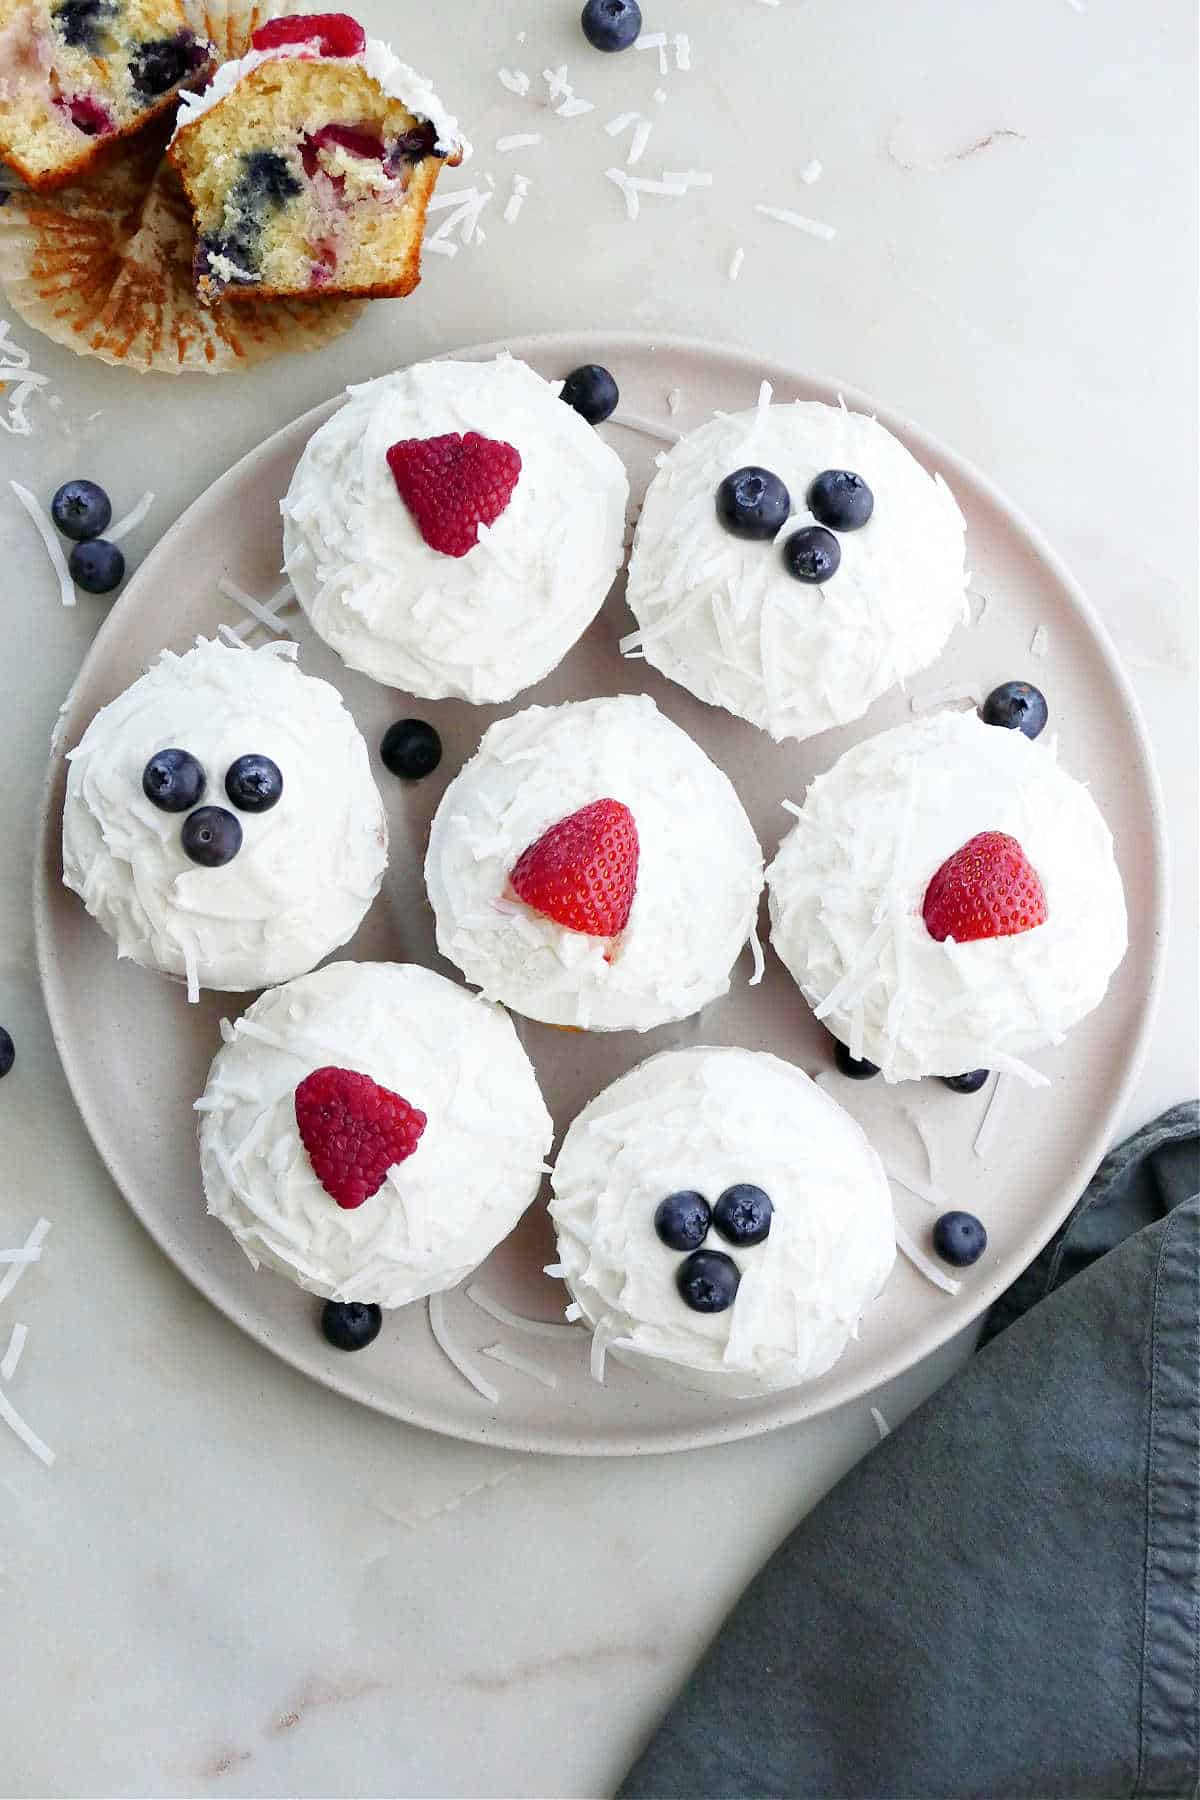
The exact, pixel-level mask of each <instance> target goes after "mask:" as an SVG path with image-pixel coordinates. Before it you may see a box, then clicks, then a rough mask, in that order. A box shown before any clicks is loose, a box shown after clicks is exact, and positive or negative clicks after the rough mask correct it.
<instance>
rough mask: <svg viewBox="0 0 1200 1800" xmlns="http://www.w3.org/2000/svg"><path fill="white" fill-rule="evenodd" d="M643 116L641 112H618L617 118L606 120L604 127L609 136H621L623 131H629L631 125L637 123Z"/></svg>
mask: <svg viewBox="0 0 1200 1800" xmlns="http://www.w3.org/2000/svg"><path fill="white" fill-rule="evenodd" d="M641 116H642V115H641V114H640V113H635V112H623V113H618V114H617V115H616V117H615V118H613V119H609V120H608V121H607V122H606V124H605V127H604V129H605V131H607V133H608V135H609V137H620V135H621V133H622V132H623V131H628V130H629V127H630V126H631V125H636V124H637V122H638V120H639V119H640V118H641Z"/></svg>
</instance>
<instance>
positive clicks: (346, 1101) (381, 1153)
mask: <svg viewBox="0 0 1200 1800" xmlns="http://www.w3.org/2000/svg"><path fill="white" fill-rule="evenodd" d="M296 1124H297V1126H298V1127H299V1130H300V1141H301V1143H302V1144H303V1145H304V1148H305V1149H306V1150H307V1151H308V1160H309V1162H310V1163H311V1164H312V1166H313V1173H314V1175H315V1176H316V1178H317V1180H318V1181H319V1182H320V1183H321V1186H322V1187H323V1188H324V1189H325V1192H326V1193H327V1194H332V1195H333V1198H334V1199H335V1200H336V1201H337V1203H338V1205H339V1206H344V1207H345V1208H346V1209H347V1210H349V1209H350V1208H352V1207H355V1206H361V1205H362V1203H363V1201H364V1200H369V1199H370V1197H371V1195H372V1194H374V1193H377V1192H378V1190H379V1189H380V1188H381V1187H382V1186H383V1183H384V1178H385V1177H386V1175H387V1172H388V1170H389V1169H390V1168H391V1166H392V1164H393V1163H399V1162H403V1161H404V1159H405V1157H407V1156H411V1155H412V1153H413V1151H414V1150H415V1149H416V1147H417V1145H418V1144H419V1142H420V1141H421V1133H422V1132H423V1131H424V1129H425V1114H424V1113H423V1112H418V1110H417V1108H416V1107H415V1106H410V1105H409V1103H408V1101H407V1100H403V1099H401V1097H400V1095H399V1094H393V1093H392V1092H391V1091H390V1090H389V1089H388V1088H384V1087H379V1086H378V1084H377V1083H376V1082H374V1081H372V1080H371V1077H370V1076H369V1075H356V1074H355V1073H354V1072H353V1071H352V1070H351V1069H335V1068H331V1067H330V1068H324V1069H314V1070H313V1072H312V1074H311V1075H306V1076H305V1077H304V1080H303V1081H302V1082H301V1083H300V1085H299V1087H298V1088H297V1089H296Z"/></svg>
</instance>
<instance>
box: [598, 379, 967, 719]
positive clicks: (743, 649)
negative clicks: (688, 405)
mask: <svg viewBox="0 0 1200 1800" xmlns="http://www.w3.org/2000/svg"><path fill="white" fill-rule="evenodd" d="M769 393H770V390H769V388H765V391H764V401H763V403H762V404H760V405H759V406H758V407H757V408H756V409H755V410H754V411H753V412H745V413H737V414H734V415H728V414H718V415H717V417H716V418H714V419H712V420H710V421H709V423H708V424H707V425H702V426H701V427H700V429H699V430H697V431H693V432H691V433H690V434H689V435H688V436H687V437H685V438H683V439H682V440H681V442H680V443H679V444H677V445H676V446H675V448H674V449H672V450H670V451H667V452H665V453H664V454H663V455H662V456H660V458H659V471H658V474H657V475H656V476H655V478H654V480H653V481H652V482H651V484H650V487H649V490H648V492H647V494H646V502H645V505H644V506H643V508H642V515H641V518H640V520H639V522H638V528H637V536H636V538H635V540H634V546H633V555H632V559H631V561H630V565H629V588H628V598H629V604H630V606H631V608H632V609H633V612H634V614H635V615H636V617H637V622H638V627H639V630H638V633H636V634H633V635H632V636H631V637H630V638H629V639H626V640H623V641H624V642H625V643H626V644H634V643H636V644H639V645H640V647H641V648H642V649H643V650H644V651H645V654H646V660H647V662H649V663H652V664H653V666H654V667H655V668H656V669H661V671H662V673H663V674H664V675H669V676H670V677H671V679H672V680H673V681H677V682H679V683H680V685H681V686H683V687H685V688H687V689H689V690H690V692H692V693H693V694H696V695H698V697H699V698H700V699H701V700H707V701H708V702H709V703H710V704H711V705H713V706H723V707H725V708H726V709H727V710H728V711H729V712H732V713H737V714H739V715H740V716H741V717H742V718H744V719H749V720H750V721H751V723H752V724H754V725H760V726H762V727H763V729H764V730H765V731H769V732H770V734H771V736H772V737H773V738H789V737H795V738H806V737H811V736H812V735H813V734H814V733H815V732H818V731H825V730H827V729H828V728H829V727H830V726H833V725H844V724H846V723H848V722H849V721H850V720H852V719H857V718H860V717H861V716H862V714H863V713H864V712H866V710H867V708H868V707H869V706H870V705H871V703H872V701H873V700H875V699H876V698H877V696H878V695H880V694H882V693H883V692H884V691H885V689H887V688H889V687H891V686H892V685H893V684H894V683H895V682H897V681H902V680H904V679H905V678H906V677H907V676H909V675H911V674H913V673H914V671H916V670H918V669H923V668H924V667H925V666H926V664H928V663H931V662H932V661H933V660H934V658H935V657H936V656H938V655H939V653H940V652H941V650H942V648H943V646H944V644H945V642H946V640H947V638H948V637H949V636H950V633H951V631H952V630H953V628H954V626H955V625H956V624H957V623H959V621H961V620H962V618H963V616H964V606H965V603H966V602H965V595H966V582H967V576H966V571H965V568H964V566H963V536H964V527H963V520H962V515H961V514H960V512H959V510H958V507H957V506H956V504H955V502H954V498H953V496H952V494H951V492H950V490H949V488H948V487H947V486H946V484H945V483H944V482H943V481H942V479H941V477H940V476H936V477H935V476H931V475H928V474H927V473H926V472H925V470H924V469H923V468H922V467H921V465H920V464H919V463H918V462H917V461H916V459H915V458H914V457H913V456H911V455H910V453H909V452H908V451H907V450H906V449H905V447H904V445H903V444H901V443H900V442H899V441H898V440H897V439H896V438H894V437H893V436H892V435H891V433H890V432H889V431H886V430H885V429H884V427H883V426H882V425H880V424H878V423H877V422H876V421H875V420H874V419H870V418H867V417H866V416H865V415H863V414H861V413H853V412H849V411H846V410H845V409H844V408H839V407H836V406H825V405H822V404H821V403H820V402H819V401H796V402H795V403H793V404H790V405H779V406H771V405H769V404H767V403H766V400H767V398H768V397H769ZM747 464H757V465H759V466H760V467H763V468H767V469H769V470H771V471H772V473H773V474H776V475H778V476H780V477H781V479H782V480H783V481H784V482H785V483H786V485H787V489H788V492H789V494H790V496H791V501H792V509H793V510H792V516H791V518H790V519H789V520H788V521H787V523H786V525H785V526H784V527H783V530H782V532H781V534H780V536H779V538H778V539H777V540H776V541H775V542H774V543H772V542H769V541H767V542H763V541H754V542H752V541H748V540H746V539H745V538H740V537H735V536H733V535H732V534H731V533H730V532H728V531H726V530H725V528H724V527H723V526H722V525H721V523H720V521H719V520H718V518H717V513H716V493H717V489H718V487H719V486H720V484H721V482H722V481H723V480H724V478H725V476H726V475H730V474H732V473H733V471H734V470H735V469H740V468H743V467H745V466H746V465H747ZM824 469H850V470H852V471H853V472H854V473H855V474H857V475H861V476H862V477H863V479H864V480H865V481H866V483H867V485H868V486H869V487H870V489H871V491H872V494H873V495H874V500H875V507H874V511H873V513H872V515H871V517H870V519H869V520H868V522H867V523H866V525H864V526H862V527H861V528H860V529H858V530H856V531H838V532H836V533H835V536H837V538H838V540H839V543H840V547H841V553H842V554H841V564H840V566H839V568H838V570H837V572H836V574H835V575H833V576H832V577H831V578H830V580H828V581H826V582H824V583H821V584H819V585H812V584H809V583H805V582H801V581H797V580H796V579H795V578H794V577H793V576H792V575H790V574H789V573H788V571H787V568H786V566H785V564H784V560H783V553H782V544H783V540H784V539H785V538H786V537H788V536H790V535H791V533H792V532H793V531H795V530H797V529H798V528H799V527H801V526H803V525H811V524H813V523H814V520H813V516H812V514H811V512H810V511H809V510H808V506H807V502H806V498H805V496H806V495H807V493H808V490H809V488H810V486H811V484H812V482H813V479H814V477H815V476H817V475H818V474H820V473H821V471H822V470H824Z"/></svg>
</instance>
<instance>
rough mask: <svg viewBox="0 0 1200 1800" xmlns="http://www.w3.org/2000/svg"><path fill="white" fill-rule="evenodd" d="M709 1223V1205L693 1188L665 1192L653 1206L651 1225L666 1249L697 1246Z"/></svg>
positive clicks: (706, 1234)
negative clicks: (670, 1192) (652, 1224)
mask: <svg viewBox="0 0 1200 1800" xmlns="http://www.w3.org/2000/svg"><path fill="white" fill-rule="evenodd" d="M711 1224H712V1208H711V1207H710V1206H709V1204H708V1201H707V1200H706V1199H705V1198H704V1195H703V1194H698V1193H696V1191H695V1190H694V1189H693V1188H685V1189H684V1190H683V1191H682V1192H681V1193H678V1194H668V1195H667V1197H666V1199H665V1200H660V1201H659V1203H658V1205H657V1206H656V1207H655V1209H654V1229H655V1231H656V1232H657V1233H658V1235H659V1238H660V1239H661V1240H662V1242H663V1243H664V1244H665V1245H666V1246H667V1249H668V1250H698V1249H699V1248H700V1246H701V1244H702V1243H703V1242H704V1240H705V1238H706V1237H707V1236H708V1228H709V1226H710V1225H711Z"/></svg>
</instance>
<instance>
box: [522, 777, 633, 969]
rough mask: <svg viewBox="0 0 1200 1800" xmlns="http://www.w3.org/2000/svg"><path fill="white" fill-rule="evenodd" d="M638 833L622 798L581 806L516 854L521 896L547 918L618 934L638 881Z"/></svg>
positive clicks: (604, 934) (570, 927)
mask: <svg viewBox="0 0 1200 1800" xmlns="http://www.w3.org/2000/svg"><path fill="white" fill-rule="evenodd" d="M637 870H638V834H637V825H636V824H635V822H634V817H633V814H632V813H631V812H630V810H629V808H628V807H627V806H623V805H622V803H621V802H620V801H619V800H593V801H592V804H591V805H590V806H583V807H580V809H579V811H578V812H573V813H570V814H569V815H568V817H567V818H565V819H560V820H559V821H558V824H557V825H552V826H551V827H550V829H549V831H546V832H543V834H542V836H541V837H540V838H538V840H537V842H536V843H534V844H530V846H529V848H528V850H525V851H523V852H522V854H521V856H520V857H519V858H518V859H517V863H516V867H515V868H514V869H513V872H512V875H511V876H510V878H509V879H510V881H511V883H512V890H513V892H514V894H516V896H517V898H518V899H520V900H523V901H524V902H525V904H526V906H530V907H532V908H533V910H534V912H538V913H541V914H542V915H543V917H544V918H547V919H553V920H554V922H555V924H557V925H565V926H566V927H567V929H568V930H569V931H582V932H586V934H587V935H588V936H589V937H615V936H616V935H617V933H618V932H619V931H624V929H625V927H626V925H627V924H628V923H629V913H630V909H631V908H632V906H633V896H634V890H635V889H636V887H637Z"/></svg>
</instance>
